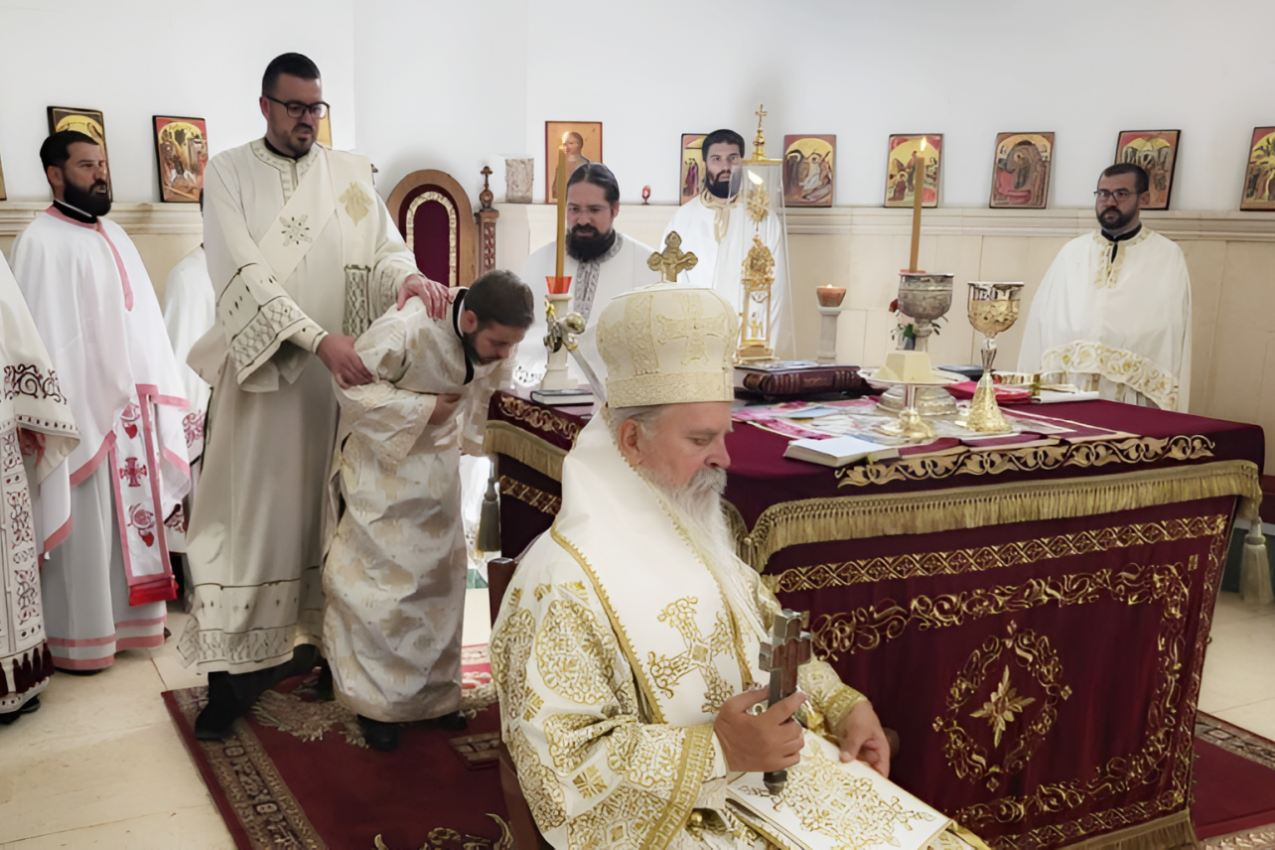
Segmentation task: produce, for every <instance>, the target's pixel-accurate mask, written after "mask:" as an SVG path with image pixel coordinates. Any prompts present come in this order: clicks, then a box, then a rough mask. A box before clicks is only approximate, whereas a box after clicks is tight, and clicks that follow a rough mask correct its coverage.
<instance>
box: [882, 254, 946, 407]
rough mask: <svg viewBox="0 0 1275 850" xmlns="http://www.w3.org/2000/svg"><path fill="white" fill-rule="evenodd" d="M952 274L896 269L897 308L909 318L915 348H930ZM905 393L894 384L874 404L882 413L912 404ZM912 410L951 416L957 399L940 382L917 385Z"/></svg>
mask: <svg viewBox="0 0 1275 850" xmlns="http://www.w3.org/2000/svg"><path fill="white" fill-rule="evenodd" d="M952 278H953V275H950V274H927V273H925V272H911V271H904V272H900V273H899V312H900V313H902V314H903V315H905V316H907V317H908V318H910V319H911V320H912V324H913V332H914V333H915V334H916V350H917V351H925V352H927V353H928V352H929V348H930V335H931V334H932V333H934V322H935V320H937V319H940V318H942V317H943V316H944V315H946V314H947V311H948V310H949V309H951V307H952ZM904 395H905V393H904V389H903V387H901V386H899V387H894V388H892V389H890V390H889V391H888V392H887V393H885V395H883V396H881V398H880V399H878V401H877V407H878V408H879V409H880V410H881V411H882V412H884V413H900V412H902V411H903V410H906V409H909V408H912V407H913V405H911V404H909V403H908V401H907V400H906V399H905V398H904ZM915 410H916V411H917V413H918V414H919V415H921V416H950V415H952V414H955V413H956V400H955V399H954V398H952V394H951V393H949V392H948V391H947V390H945V389H944V388H943V387H941V386H919V387H917V389H916V392H915Z"/></svg>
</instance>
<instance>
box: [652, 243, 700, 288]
mask: <svg viewBox="0 0 1275 850" xmlns="http://www.w3.org/2000/svg"><path fill="white" fill-rule="evenodd" d="M698 262H699V257H696V256H695V255H694V254H692V253H690V252H689V251H683V250H682V237H681V236H678V235H677V231H676V230H674V231H671V232H670V233H669V235H668V238H667V239H665V240H664V250H663V251H656V252H655V253H653V254H651V256H650V258H648V259H647V261H646V265H647V267H648V268H649V269H650V270H651V271H655V272H659V273H660V283H677V276H678V274H680V273H681V272H683V271H686V270H687V269H693V268H695V264H696V263H698Z"/></svg>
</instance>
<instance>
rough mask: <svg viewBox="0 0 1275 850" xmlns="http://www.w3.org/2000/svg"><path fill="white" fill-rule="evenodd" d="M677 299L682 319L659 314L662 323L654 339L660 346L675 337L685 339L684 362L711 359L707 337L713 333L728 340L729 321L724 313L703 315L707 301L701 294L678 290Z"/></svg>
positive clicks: (684, 363)
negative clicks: (707, 316)
mask: <svg viewBox="0 0 1275 850" xmlns="http://www.w3.org/2000/svg"><path fill="white" fill-rule="evenodd" d="M675 294H676V295H677V302H678V304H679V305H680V306H681V308H682V316H683V318H681V319H673V318H670V317H668V316H657V317H656V318H658V319H659V322H660V330H659V333H657V334H656V338H655V341H656V342H657V343H659V344H660V345H664V344H665V343H666V342H669V341H670V340H674V339H684V340H686V341H687V342H686V351H684V352H682V365H683V366H685V365H686V364H688V363H694V362H698V361H705V360H708V338H709V337H710V336H715V337H718V338H719V339H725V338H726V337H728V336H730V320H729V319H728V318H727V317H726V314H725V313H720V314H718V315H717V316H715V317H713V318H711V319H705V318H704V302H703V300H701V299H700V298H699V297H698V296H692V295H689V294H684V293H680V292H679V293H675Z"/></svg>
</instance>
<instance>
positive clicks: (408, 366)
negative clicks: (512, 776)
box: [323, 291, 512, 723]
mask: <svg viewBox="0 0 1275 850" xmlns="http://www.w3.org/2000/svg"><path fill="white" fill-rule="evenodd" d="M461 297H463V291H462V294H461ZM462 305H463V301H460V300H459V299H458V302H457V303H456V304H454V305H453V308H452V310H451V311H450V312H449V314H448V315H447V316H445V317H444V318H442V319H438V320H434V319H431V318H429V315H428V313H427V312H426V310H425V306H424V305H423V304H421V302H420V301H418V300H416V299H412V300H411V301H409V302H408V305H407V306H406V307H404V308H403V310H401V311H399V310H395V309H393V308H391V309H390V310H389V311H388V312H387V313H386V314H385V315H384V316H382V317H381V318H379V319H377V320H376V321H375V322H373V323H372V326H371V327H370V328H368V329H367V331H366V332H364V333H363V335H362V336H360V337H359V339H358V342H357V344H356V350H357V351H358V352H359V354H360V355H361V356H362V358H363V362H364V363H365V364H366V365H367V368H368V371H370V372H371V373H372V374H373V375H375V376H376V380H375V381H373V382H372V383H370V384H366V385H364V386H361V387H352V388H349V389H338V390H337V395H338V397H339V399H340V404H341V420H340V427H339V430H338V433H337V448H336V451H335V453H334V456H333V459H332V477H331V485H330V486H331V487H332V491H333V492H332V498H331V499H330V501H329V504H330V505H331V506H332V510H331V511H330V514H329V518H328V526H329V529H330V533H329V534H328V546H327V556H326V559H325V561H324V566H323V589H324V592H325V595H326V598H327V608H326V613H325V616H324V630H323V635H324V646H325V653H324V654H325V655H326V656H327V658H328V660H329V661H330V662H331V664H332V674H333V680H334V684H335V689H336V696H337V700H338V701H339V702H340V703H341V704H342V705H344V706H346V707H347V708H349V709H350V710H351V711H354V712H356V713H358V714H362V715H364V716H366V717H371V718H372V719H374V720H381V721H384V722H388V723H400V722H406V721H412V720H428V719H430V718H433V717H440V716H442V715H444V714H448V713H450V712H453V711H456V710H457V709H458V708H459V707H460V639H461V624H462V614H463V613H464V610H465V574H466V571H467V567H468V559H467V557H466V554H465V548H466V547H465V536H464V532H463V529H462V524H461V503H460V456H461V452H462V451H464V452H465V453H467V454H480V453H482V450H483V449H482V438H483V430H484V428H485V426H486V422H487V405H488V402H489V401H490V399H491V395H492V393H493V392H495V391H496V390H497V389H504V388H506V387H507V386H508V385H509V383H510V374H511V372H512V365H511V363H510V362H509V361H507V360H506V361H498V362H495V363H489V364H477V363H473V364H471V363H468V362H467V360H466V353H465V349H464V347H463V344H462V341H461V336H460V332H459V330H458V329H457V327H456V322H455V317H456V315H457V314H458V313H459V310H460V309H461V307H462ZM444 393H455V394H459V395H460V396H461V400H460V403H459V404H458V405H457V410H456V415H455V416H454V417H453V418H452V419H450V420H448V421H446V422H443V423H440V424H438V425H430V424H429V418H430V416H431V415H433V413H434V407H435V404H436V402H437V399H438V396H439V395H441V394H444ZM338 506H339V507H338ZM338 512H339V516H338Z"/></svg>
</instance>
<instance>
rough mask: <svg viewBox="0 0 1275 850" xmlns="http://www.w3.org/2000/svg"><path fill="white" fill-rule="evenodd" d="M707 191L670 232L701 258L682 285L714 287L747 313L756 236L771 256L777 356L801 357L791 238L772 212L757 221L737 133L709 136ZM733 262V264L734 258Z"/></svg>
mask: <svg viewBox="0 0 1275 850" xmlns="http://www.w3.org/2000/svg"><path fill="white" fill-rule="evenodd" d="M701 152H702V155H703V157H704V188H703V190H702V191H701V192H700V193H699V195H698V196H697V197H696V198H694V199H693V200H690V201H687V202H686V203H684V204H682V205H681V206H680V207H678V209H677V212H675V213H673V218H672V220H671V221H669V224H668V227H666V228H664V239H663V240H662V241H667V240H668V235H669V234H670V233H674V232H675V233H677V235H678V236H680V237H681V238H682V245H681V249H682V250H683V251H687V252H689V253H692V254H694V255H695V257H696V259H697V260H698V262H697V263H696V264H695V267H694V268H690V269H684V270H683V271H682V272H681V274H679V275H678V280H679V281H682V282H683V283H689V284H690V285H691V286H704V287H710V288H712V289H713V290H714V291H715V292H716V293H717V294H718V295H721V296H722V297H723V298H725V299H726V300H727V302H729V303H730V304H732V305H734V307H735V313H736V315H740V316H742V315H743V313H744V311H745V306H746V305H745V304H744V287H743V283H742V281H741V277H742V275H743V271H744V269H743V258H745V257H746V256H747V255H748V250H749V248H750V247H751V246H752V240H753V236H754V234H756V235H758V236H759V238H760V239H761V241H762V244H764V245H765V246H766V247H767V248H769V249H770V251H771V256H772V258H773V260H774V264H775V265H774V282H773V283H772V284H771V296H770V327H771V340H772V343H773V345H774V349H775V350H774V353H775V356H776V357H778V358H779V359H780V360H787V359H792V358H793V357H795V356H796V339H795V338H794V336H793V334H794V330H793V317H792V304H791V298H790V293H789V291H788V288H789V282H788V257H787V246H788V243H787V238H786V234H785V233H784V232H783V227H784V225H783V223H782V222H781V220H780V217H779V216H778V215H777V214H774V213H773V212H771V214H769V215H766V216H765V218H763V219H762V220H761V221H760V222H754V221H753V220H752V219H751V218H750V216H749V211H748V209H747V208H746V205H745V203H744V199H745V196H746V193H745V192H743V191H741V189H746V188H748V187H744V186H742V184H741V179H742V176H743V165H744V137H743V136H741V135H739V134H738V133H736V132H735V131H734V130H715V131H714V132H712V133H709V134H708V135H707V136H705V137H704V141H703V144H702V146H701ZM727 258H729V261H728V259H727Z"/></svg>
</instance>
